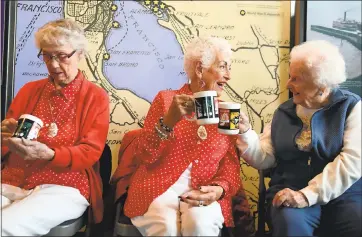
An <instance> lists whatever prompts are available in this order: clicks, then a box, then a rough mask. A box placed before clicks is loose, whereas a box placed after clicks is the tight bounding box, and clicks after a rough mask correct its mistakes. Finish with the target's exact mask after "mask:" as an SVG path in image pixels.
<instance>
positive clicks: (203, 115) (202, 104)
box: [185, 91, 219, 125]
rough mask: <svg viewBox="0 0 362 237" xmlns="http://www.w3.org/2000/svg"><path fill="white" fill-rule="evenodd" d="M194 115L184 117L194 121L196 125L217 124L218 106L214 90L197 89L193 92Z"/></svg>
mask: <svg viewBox="0 0 362 237" xmlns="http://www.w3.org/2000/svg"><path fill="white" fill-rule="evenodd" d="M192 97H193V100H194V103H195V105H194V112H195V114H194V116H193V117H192V118H188V117H187V116H185V119H187V120H188V121H196V123H197V124H198V125H205V124H217V123H218V122H219V108H218V101H217V92H216V91H199V92H196V93H194V94H193V96H192Z"/></svg>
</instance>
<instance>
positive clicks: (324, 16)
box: [304, 1, 362, 96]
mask: <svg viewBox="0 0 362 237" xmlns="http://www.w3.org/2000/svg"><path fill="white" fill-rule="evenodd" d="M361 5H362V3H361V2H360V1H308V2H306V7H305V8H306V12H305V13H306V14H305V34H304V41H308V40H327V41H329V42H331V43H332V44H334V45H336V46H338V47H339V49H340V52H341V53H342V55H343V57H344V60H345V62H346V72H347V80H346V82H344V83H342V84H341V85H340V88H341V89H347V90H349V91H351V92H354V93H356V94H358V95H360V96H361V94H362V87H361V81H362V75H361V74H362V73H361V50H362V41H361V39H362V35H361V31H362V29H361Z"/></svg>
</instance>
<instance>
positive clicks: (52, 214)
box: [1, 19, 109, 236]
mask: <svg viewBox="0 0 362 237" xmlns="http://www.w3.org/2000/svg"><path fill="white" fill-rule="evenodd" d="M35 37H36V44H37V47H38V48H39V49H40V53H39V55H38V57H39V59H41V60H44V62H45V64H46V66H47V69H48V72H49V77H48V78H45V79H42V80H38V81H33V82H30V83H27V84H25V85H24V86H23V87H22V88H21V89H20V91H19V92H18V94H17V95H16V97H15V98H14V100H13V102H12V104H11V105H10V108H9V110H8V112H7V114H6V119H5V120H3V121H2V122H1V144H2V147H1V152H2V162H3V164H2V165H3V169H2V171H1V176H2V180H1V189H2V192H1V212H2V230H1V233H2V236H41V235H45V234H47V233H48V232H49V231H50V230H51V229H52V228H53V227H55V226H57V225H59V224H61V223H62V222H64V221H67V220H70V219H75V218H78V217H80V216H81V215H83V213H84V212H85V210H86V209H87V207H88V206H89V205H90V213H91V214H92V215H90V217H91V218H92V219H91V220H93V221H94V222H100V221H101V219H102V201H101V200H102V193H101V191H100V190H101V179H100V177H99V174H98V170H97V169H98V160H99V158H100V156H101V154H102V151H103V149H104V146H105V142H106V137H107V131H108V126H109V102H108V96H107V94H106V93H105V92H104V90H102V89H101V88H100V87H98V86H96V85H94V84H93V83H91V82H89V81H88V80H87V79H86V78H85V76H84V75H83V74H82V72H81V71H80V70H79V69H78V63H79V61H80V59H81V58H82V56H83V55H84V53H85V50H86V43H87V41H86V38H85V35H84V31H83V29H82V28H81V27H80V26H79V25H78V24H76V23H75V22H74V21H72V20H69V19H62V20H56V21H53V22H49V23H47V24H46V25H44V26H43V27H41V28H40V29H39V30H38V31H37V33H36V35H35ZM23 114H31V115H33V116H35V117H37V118H39V119H40V120H41V121H42V122H43V124H44V126H43V128H41V130H40V132H39V136H38V138H37V139H36V140H27V139H24V138H17V137H13V136H12V135H13V134H14V131H15V129H16V127H17V120H18V119H19V117H20V116H21V115H23Z"/></svg>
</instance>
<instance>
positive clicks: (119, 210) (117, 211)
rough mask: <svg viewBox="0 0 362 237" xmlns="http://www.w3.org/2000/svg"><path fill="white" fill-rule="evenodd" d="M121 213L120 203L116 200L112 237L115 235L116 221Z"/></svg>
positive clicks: (115, 236)
mask: <svg viewBox="0 0 362 237" xmlns="http://www.w3.org/2000/svg"><path fill="white" fill-rule="evenodd" d="M120 213H121V204H120V203H119V202H118V203H117V205H116V217H115V218H114V228H113V237H117V236H118V234H117V223H118V218H119V215H120Z"/></svg>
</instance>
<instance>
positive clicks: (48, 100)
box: [2, 77, 89, 199]
mask: <svg viewBox="0 0 362 237" xmlns="http://www.w3.org/2000/svg"><path fill="white" fill-rule="evenodd" d="M82 80H83V78H82V77H76V79H74V80H73V81H72V82H71V83H69V84H68V85H67V86H66V87H64V88H62V89H61V90H56V88H55V86H54V84H53V83H52V82H51V81H48V83H47V84H46V86H45V88H44V91H43V93H42V95H41V97H40V99H39V101H38V103H37V105H36V107H35V110H34V112H33V115H34V116H36V117H38V118H40V119H41V120H42V121H43V123H44V127H43V128H42V129H41V130H40V133H39V137H38V139H37V140H38V141H39V142H42V143H44V144H46V145H47V146H49V147H61V146H72V145H74V143H75V138H76V137H75V130H76V104H75V98H76V95H77V93H79V91H80V86H81V84H82ZM52 122H55V123H56V124H57V127H58V129H59V130H58V134H57V135H56V136H55V137H53V138H52V137H49V136H48V128H49V125H50V123H52ZM8 161H9V162H8V164H7V165H6V166H5V168H4V169H3V171H2V179H3V180H2V182H3V183H7V184H11V185H14V186H18V187H22V188H25V189H32V188H34V187H35V186H38V185H41V184H57V185H63V186H69V187H73V188H76V189H78V190H79V191H80V193H81V194H82V195H83V196H84V197H85V198H87V199H88V198H89V182H88V178H87V176H86V174H84V173H81V172H73V171H72V172H64V171H62V172H59V171H57V170H55V169H52V168H51V167H50V165H49V161H44V160H35V161H24V159H22V158H21V157H19V156H17V155H15V154H11V157H10V159H8Z"/></svg>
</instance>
